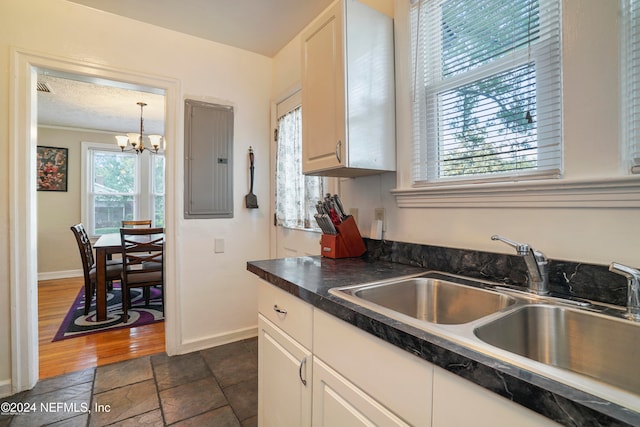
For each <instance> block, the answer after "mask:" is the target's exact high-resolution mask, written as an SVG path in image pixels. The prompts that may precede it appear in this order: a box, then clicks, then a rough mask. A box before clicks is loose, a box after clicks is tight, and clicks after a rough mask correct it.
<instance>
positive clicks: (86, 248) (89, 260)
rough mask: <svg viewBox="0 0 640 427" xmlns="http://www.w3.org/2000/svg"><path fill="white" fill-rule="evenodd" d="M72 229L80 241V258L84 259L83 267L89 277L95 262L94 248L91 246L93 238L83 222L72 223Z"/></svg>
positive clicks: (77, 240)
mask: <svg viewBox="0 0 640 427" xmlns="http://www.w3.org/2000/svg"><path fill="white" fill-rule="evenodd" d="M70 228H71V231H72V232H73V235H74V236H75V238H76V242H77V243H78V249H79V250H80V258H81V259H82V269H83V271H84V274H85V276H86V277H89V271H90V270H91V267H93V264H94V258H93V248H92V247H91V240H90V239H89V235H88V234H87V231H86V230H85V228H84V225H82V224H76V225H72V226H71V227H70Z"/></svg>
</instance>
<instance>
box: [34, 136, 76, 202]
mask: <svg viewBox="0 0 640 427" xmlns="http://www.w3.org/2000/svg"><path fill="white" fill-rule="evenodd" d="M37 157H38V160H37V161H38V163H37V165H36V169H37V174H38V176H37V189H38V191H67V165H68V158H69V150H68V149H67V148H56V147H43V146H40V145H39V146H38V156H37Z"/></svg>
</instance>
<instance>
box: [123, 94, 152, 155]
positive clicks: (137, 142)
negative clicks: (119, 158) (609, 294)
mask: <svg viewBox="0 0 640 427" xmlns="http://www.w3.org/2000/svg"><path fill="white" fill-rule="evenodd" d="M137 104H138V105H139V106H140V133H139V134H138V133H128V134H127V135H126V136H125V135H118V136H116V143H117V144H118V147H120V149H121V150H122V151H134V150H135V152H136V154H140V153H142V152H143V151H144V150H148V151H151V152H152V153H158V150H159V149H160V144H161V143H162V135H149V136H148V138H149V142H150V143H151V146H152V147H153V149H151V148H149V147H145V146H144V139H143V136H142V132H143V131H144V119H143V118H142V109H143V108H144V107H145V106H146V105H147V104H146V103H144V102H138V103H137ZM129 144H131V148H129V149H126V148H127V146H128V145H129Z"/></svg>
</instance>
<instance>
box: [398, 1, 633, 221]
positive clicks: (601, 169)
mask: <svg viewBox="0 0 640 427" xmlns="http://www.w3.org/2000/svg"><path fill="white" fill-rule="evenodd" d="M411 3H414V1H413V0H410V1H399V2H396V3H395V9H394V10H395V18H394V20H395V28H396V37H395V40H396V49H395V52H396V57H395V59H396V63H395V65H396V76H397V77H398V78H397V79H396V97H397V100H398V102H397V103H396V105H397V110H396V120H397V132H398V137H397V141H398V144H397V158H398V170H397V173H396V188H394V189H391V190H390V192H391V194H392V195H393V196H394V197H395V199H396V205H397V206H398V207H399V208H408V209H468V208H471V209H473V208H482V209H485V208H486V209H501V208H512V209H531V208H536V209H557V208H567V209H573V208H595V209H601V208H602V209H612V208H614V209H621V208H640V198H639V197H638V194H640V179H638V178H639V176H638V175H630V174H629V173H628V169H625V170H623V168H622V160H623V153H622V150H623V146H622V144H621V143H616V142H615V141H610V140H605V139H603V134H602V132H600V131H598V132H596V133H595V134H594V136H593V137H592V138H591V139H588V141H587V142H588V148H589V150H591V151H593V150H608V151H609V152H611V153H612V155H607V156H605V157H604V158H603V157H602V156H598V157H597V158H585V156H584V155H581V156H576V150H579V148H578V146H579V143H581V141H582V138H585V137H587V138H590V137H591V133H589V130H594V123H595V120H597V119H599V117H597V116H596V114H599V113H600V112H602V111H604V110H603V108H596V109H595V110H594V109H587V110H585V117H586V119H587V122H586V123H587V126H586V127H585V129H583V128H580V129H578V128H576V120H577V118H576V112H575V111H573V109H575V108H579V107H580V106H582V105H583V103H582V101H581V100H580V99H582V98H578V96H580V97H581V96H582V93H583V92H582V89H583V88H582V87H581V85H579V84H576V82H581V81H588V79H592V78H596V77H598V78H600V77H601V76H606V77H608V78H609V79H611V80H607V82H609V83H607V84H602V85H601V86H598V87H597V88H596V89H597V90H598V92H596V93H598V94H602V93H603V92H602V90H603V89H605V88H606V89H608V90H609V91H612V90H614V91H616V93H617V89H616V88H615V87H614V86H615V85H616V84H619V83H617V82H618V78H617V77H616V75H617V73H618V68H617V67H616V68H615V69H611V67H610V66H605V65H604V64H605V63H604V62H602V59H593V55H592V52H593V49H594V48H596V49H599V50H596V53H598V54H599V55H605V56H606V58H608V60H609V62H608V63H610V62H611V60H613V59H614V58H615V59H618V57H617V54H616V52H617V50H616V49H613V48H614V47H615V46H612V40H611V38H612V37H615V38H616V40H618V38H619V36H618V33H617V32H616V33H614V34H609V35H607V40H606V42H605V43H604V44H600V43H599V42H600V41H601V40H602V36H601V35H600V34H601V33H596V32H593V31H591V30H589V28H590V27H587V26H585V23H586V22H591V21H593V20H595V19H599V20H601V17H602V18H604V23H603V25H601V27H602V28H611V26H612V25H616V23H617V22H618V19H619V14H618V13H619V11H618V2H615V3H614V4H613V5H609V4H608V3H607V4H605V3H602V4H600V3H598V7H597V8H596V9H597V11H595V12H591V11H590V10H589V11H588V12H589V13H587V14H586V15H585V16H583V15H584V14H577V13H576V9H578V8H579V6H578V5H576V4H574V3H571V2H570V3H568V4H567V3H563V4H562V7H563V10H564V11H565V12H566V14H563V17H562V26H563V27H564V28H580V29H582V31H581V32H580V36H581V37H580V38H579V39H575V40H573V42H574V44H575V46H574V49H573V50H572V51H571V52H572V54H571V55H569V54H568V52H564V55H563V60H562V62H563V65H562V73H563V75H564V78H565V79H566V78H569V79H570V81H571V82H572V85H571V88H570V89H569V90H567V87H568V86H567V85H566V84H565V87H564V88H563V98H564V100H563V104H564V105H565V106H568V108H571V109H572V112H571V117H570V118H571V122H570V123H569V122H568V121H565V128H566V126H567V125H569V128H566V131H567V132H569V131H570V133H571V136H570V138H569V140H568V141H565V139H566V137H565V136H564V135H563V144H565V143H568V145H565V149H564V150H565V157H564V160H563V163H564V168H565V172H566V175H564V176H563V177H562V178H560V179H540V180H524V179H521V178H516V179H513V180H511V181H505V182H488V181H482V182H475V183H469V182H466V183H456V184H451V183H443V184H440V185H431V186H420V187H419V186H415V185H414V183H413V177H414V175H413V174H414V158H415V156H416V155H417V154H416V152H415V146H414V144H413V119H414V118H413V112H412V108H411V105H412V103H414V102H415V101H416V99H417V97H416V94H415V92H414V91H413V89H412V83H413V79H414V78H415V73H414V69H413V68H412V60H413V56H414V55H415V51H413V50H412V49H411V38H412V34H411V31H410V29H411V19H410V15H411V10H410V4H411ZM611 7H614V8H615V11H614V10H611V9H610V8H611ZM590 20H591V21H590ZM598 22H600V21H598ZM561 36H562V37H563V39H564V38H565V36H564V35H561ZM564 45H566V42H564V41H563V46H564ZM603 47H604V48H607V50H606V51H605V50H603ZM587 51H588V52H589V57H586V56H585V52H587ZM583 64H586V65H592V67H593V69H594V70H593V72H592V71H591V68H590V69H588V70H586V74H580V75H577V74H576V70H578V69H579V68H578V67H579V66H580V65H583ZM576 79H577V80H576ZM611 82H616V83H614V84H612V83H611ZM578 89H580V92H578V91H577V90H578ZM609 93H612V92H609ZM612 96H613V95H612ZM603 101H606V102H605V103H604V105H610V103H611V102H619V97H618V95H616V96H615V101H613V98H603ZM564 108H567V107H564ZM564 108H563V111H562V114H563V116H565V115H566V116H567V117H568V113H567V112H566V111H565V109H564ZM609 111H611V110H610V109H608V110H607V112H609ZM580 119H582V117H581V118H580ZM582 120H583V121H584V119H582ZM604 120H605V121H604V122H603V124H602V126H604V129H605V130H606V131H607V132H609V133H610V134H615V132H616V129H618V128H619V127H620V125H619V116H616V117H615V118H614V117H611V116H605V117H604ZM580 123H582V122H580ZM611 142H613V144H611ZM578 159H580V160H579V161H578ZM604 159H606V160H608V163H603V162H602V160H604ZM614 159H617V160H619V161H620V163H619V164H618V165H616V166H615V167H611V166H612V164H611V163H610V162H611V161H613V160H614ZM605 165H606V166H605ZM587 171H593V172H587Z"/></svg>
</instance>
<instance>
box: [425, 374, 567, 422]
mask: <svg viewBox="0 0 640 427" xmlns="http://www.w3.org/2000/svg"><path fill="white" fill-rule="evenodd" d="M433 390H434V392H433V427H458V426H476V427H512V426H518V427H542V426H559V424H557V423H556V422H554V421H553V420H550V419H549V418H546V417H543V416H542V415H540V414H537V413H535V412H533V411H531V410H530V409H527V408H525V407H524V406H520V405H518V404H517V403H514V402H511V401H510V400H508V399H505V398H504V397H501V396H498V395H497V394H494V393H491V392H488V391H487V390H485V389H484V388H482V387H480V386H479V385H477V384H473V383H472V382H470V381H467V380H465V379H463V378H460V377H458V376H456V375H454V374H452V373H450V372H447V371H445V370H444V369H442V368H435V370H434V376H433ZM462 407H464V410H461V408H462Z"/></svg>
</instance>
